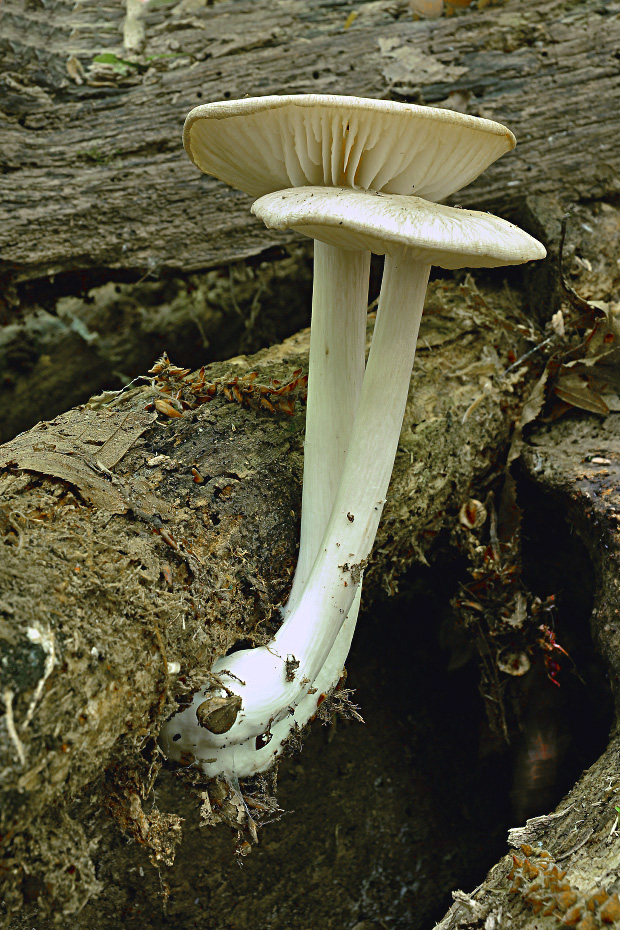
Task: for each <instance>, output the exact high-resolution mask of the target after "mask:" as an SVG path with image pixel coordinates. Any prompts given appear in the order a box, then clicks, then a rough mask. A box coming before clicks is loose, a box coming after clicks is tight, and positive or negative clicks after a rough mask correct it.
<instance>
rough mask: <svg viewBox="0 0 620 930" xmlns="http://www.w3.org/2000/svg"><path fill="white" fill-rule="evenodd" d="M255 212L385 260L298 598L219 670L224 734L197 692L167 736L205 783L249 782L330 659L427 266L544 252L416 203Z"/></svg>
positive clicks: (365, 546) (446, 210)
mask: <svg viewBox="0 0 620 930" xmlns="http://www.w3.org/2000/svg"><path fill="white" fill-rule="evenodd" d="M253 211H254V212H255V213H256V215H257V216H259V217H260V218H262V219H263V220H264V221H265V223H266V224H267V225H268V226H272V227H276V228H292V229H296V230H299V231H301V232H304V233H305V234H307V235H312V236H313V237H315V238H317V239H321V240H322V241H326V242H327V243H328V244H330V245H333V246H335V247H337V248H345V249H346V248H351V247H353V248H364V249H370V250H372V251H375V252H378V253H380V254H381V253H383V254H385V256H386V258H385V268H384V275H383V283H382V287H381V296H380V300H379V310H378V314H377V321H376V325H375V332H374V336H373V340H372V346H371V351H370V356H369V359H368V363H367V366H366V372H365V375H364V380H363V385H362V391H361V396H360V400H359V404H358V408H357V412H356V415H355V420H354V424H353V429H352V434H351V439H350V444H349V451H348V453H347V456H346V461H345V464H344V468H343V471H342V476H341V480H340V485H339V487H338V491H337V494H336V498H335V501H334V505H333V508H332V513H331V517H330V519H329V523H328V525H327V528H326V530H325V534H324V537H323V539H322V542H321V544H320V548H319V552H318V555H317V557H316V559H315V561H314V564H313V567H312V570H311V572H310V574H309V577H308V580H307V582H306V585H305V588H304V591H303V594H302V596H301V597H300V598H299V600H298V601H297V603H296V604H295V605H294V607H293V609H292V610H291V611H290V612H289V614H288V616H287V617H286V619H285V621H284V623H283V624H282V626H281V627H280V629H279V630H278V632H277V633H276V635H275V637H274V639H273V641H272V642H271V643H270V644H269V645H268V646H265V647H259V648H257V649H251V650H243V651H241V652H238V653H235V654H233V655H232V656H229V657H227V658H226V659H223V660H220V662H219V663H217V665H218V668H217V672H218V676H219V679H220V683H221V684H222V686H223V687H224V688H225V689H226V690H231V691H234V693H235V694H236V695H239V696H240V697H241V699H242V710H241V711H240V712H239V714H238V716H237V717H236V719H235V721H234V723H233V724H232V726H231V727H230V728H229V729H228V730H227V732H225V733H221V734H215V733H212V732H210V731H205V730H204V729H203V730H202V731H200V728H199V726H197V725H196V706H198V705H199V704H200V703H202V702H203V701H204V695H202V694H201V695H198V696H196V697H195V698H194V704H193V705H192V706H191V707H190V708H188V709H187V710H185V711H183V712H182V713H181V714H177V715H176V716H175V717H173V718H172V719H171V720H170V721H168V723H167V724H166V725H165V728H164V731H165V735H164V738H163V743H164V750H165V751H166V752H168V754H173V752H174V746H173V744H174V741H175V740H176V742H177V744H178V751H179V750H183V751H185V752H187V751H189V752H191V753H192V754H193V756H194V757H195V758H196V759H197V760H198V761H200V762H201V763H202V767H203V769H204V771H205V772H206V773H207V774H208V775H217V774H223V775H225V776H227V777H231V776H232V777H238V776H246V775H251V774H254V773H255V772H257V771H261V770H264V769H265V768H267V767H268V766H269V765H270V764H271V762H272V761H273V759H274V758H275V757H276V756H277V754H278V752H279V751H280V749H281V744H282V741H283V740H284V739H285V738H286V735H287V734H288V732H290V730H291V728H292V727H293V726H294V724H295V722H296V721H297V720H298V719H299V718H300V716H301V710H300V709H302V708H303V711H304V713H305V712H306V711H307V708H308V705H309V703H311V702H312V701H313V700H316V690H315V686H316V682H317V681H320V680H322V679H323V676H324V674H325V664H326V663H328V664H329V663H330V662H332V661H333V658H334V643H335V642H336V641H337V638H338V635H339V633H340V631H341V630H342V627H343V624H345V620H346V618H347V615H348V614H349V612H350V610H351V607H352V604H353V602H354V600H355V598H356V597H357V596H358V592H359V587H360V582H361V577H362V573H363V569H364V566H365V564H366V561H367V559H368V557H369V555H370V552H371V549H372V545H373V542H374V538H375V535H376V531H377V527H378V524H379V519H380V517H381V512H382V510H383V505H384V503H385V497H386V493H387V489H388V484H389V479H390V475H391V471H392V466H393V461H394V457H395V454H396V448H397V444H398V438H399V435H400V428H401V425H402V419H403V415H404V409H405V404H406V401H407V395H408V388H409V382H410V377H411V368H412V364H413V358H414V355H415V347H416V341H417V334H418V329H419V324H420V319H421V316H422V310H423V304H424V295H425V291H426V285H427V281H428V276H429V272H430V267H431V265H432V264H437V265H439V266H441V267H444V268H461V267H466V266H470V267H496V266H500V265H510V264H519V263H522V262H526V261H529V260H532V259H539V258H543V257H544V255H545V254H546V253H545V249H544V247H543V246H542V245H541V244H540V243H539V242H537V241H536V240H535V239H533V238H532V237H531V236H529V235H528V234H527V233H525V232H523V231H522V230H520V229H518V228H517V227H515V226H513V225H512V224H510V223H508V222H506V221H505V220H501V219H499V218H497V217H493V216H490V215H489V214H486V213H477V212H475V211H471V210H461V209H455V208H451V207H446V206H440V205H437V204H433V203H429V202H427V201H425V200H422V199H421V198H418V197H412V196H403V195H392V194H391V195H381V194H377V193H369V192H366V191H359V190H352V189H350V188H344V189H334V188H329V187H326V188H316V187H313V188H306V189H294V190H285V191H279V192H275V193H271V194H268V195H266V196H263V197H262V198H261V199H260V200H258V201H257V202H256V203H255V204H254V206H253ZM291 655H292V656H295V662H296V663H298V665H297V666H296V668H295V671H294V674H293V675H292V676H290V675H289V674H288V673H286V672H285V669H286V658H287V657H288V656H291ZM166 728H167V729H166ZM265 750H267V752H266V751H265ZM173 757H174V756H173Z"/></svg>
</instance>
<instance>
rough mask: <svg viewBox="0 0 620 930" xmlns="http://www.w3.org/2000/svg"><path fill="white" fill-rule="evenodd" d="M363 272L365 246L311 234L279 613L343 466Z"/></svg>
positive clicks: (354, 395)
mask: <svg viewBox="0 0 620 930" xmlns="http://www.w3.org/2000/svg"><path fill="white" fill-rule="evenodd" d="M369 275H370V252H361V251H355V252H354V251H349V250H345V249H340V248H336V247H334V246H331V245H326V244H325V243H324V242H319V241H318V240H317V241H315V243H314V285H313V291H312V328H311V335H310V359H309V366H308V367H309V377H308V402H307V414H306V434H305V440H304V478H303V490H302V506H301V533H300V543H299V557H298V559H297V567H296V569H295V577H294V579H293V587H292V589H291V594H290V596H289V599H288V601H287V604H286V606H285V607H284V609H283V614H284V616H285V617H286V616H288V614H289V613H290V612H291V610H292V609H293V607H294V606H295V605H296V603H297V601H298V600H299V597H300V595H301V593H302V591H303V589H304V587H305V584H306V581H307V580H308V575H309V574H310V569H311V568H312V565H313V563H314V560H315V558H316V555H317V552H318V550H319V546H320V544H321V540H322V538H323V533H324V532H325V528H326V526H327V523H328V521H329V517H330V514H331V512H332V507H333V505H334V500H335V497H336V492H337V490H338V485H339V484H340V478H341V475H342V470H343V468H344V462H345V457H346V454H347V449H348V446H349V441H350V439H351V433H352V430H353V422H354V419H355V413H356V411H357V405H358V403H359V398H360V392H361V390H362V381H363V379H364V368H365V363H366V308H367V306H368V278H369Z"/></svg>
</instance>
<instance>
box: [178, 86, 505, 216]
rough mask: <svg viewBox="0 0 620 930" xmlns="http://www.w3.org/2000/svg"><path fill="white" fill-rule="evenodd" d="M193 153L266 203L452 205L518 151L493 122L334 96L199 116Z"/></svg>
mask: <svg viewBox="0 0 620 930" xmlns="http://www.w3.org/2000/svg"><path fill="white" fill-rule="evenodd" d="M183 143H184V145H185V149H186V151H187V154H188V155H189V157H190V158H191V160H192V161H193V162H194V164H195V165H197V167H198V168H200V170H201V171H204V172H205V173H206V174H212V175H214V176H215V177H216V178H220V180H222V181H225V182H226V183H227V184H230V185H231V187H236V188H239V189H240V190H243V191H245V192H246V193H248V194H251V195H253V196H255V197H259V196H261V195H263V194H267V193H270V192H271V191H275V190H281V189H282V188H285V187H303V186H307V185H333V186H337V187H342V186H346V187H352V188H361V189H363V190H377V191H385V192H387V193H395V194H414V195H416V196H419V197H424V198H426V199H427V200H443V198H444V197H447V196H448V195H449V194H453V193H454V192H455V191H457V190H460V188H462V187H465V185H467V184H469V183H470V182H471V181H473V180H474V178H476V177H478V175H479V174H480V173H481V172H482V171H484V169H485V168H487V167H488V166H489V165H490V164H491V163H492V162H494V161H495V160H496V159H497V158H499V157H500V155H503V154H504V153H505V152H508V151H510V150H511V149H512V148H514V146H515V144H516V143H515V138H514V136H513V134H512V133H511V132H510V130H509V129H507V128H506V127H505V126H502V125H501V124H500V123H495V122H493V121H492V120H487V119H481V118H479V117H476V116H467V115H466V114H463V113H456V112H454V111H453V110H442V109H438V108H436V107H423V106H417V105H415V104H408V103H394V102H392V101H388V100H373V99H367V98H363V97H340V96H329V95H325V94H289V95H285V96H278V97H274V96H271V97H246V98H244V99H242V100H232V101H228V100H226V101H222V102H217V103H207V104H204V105H202V106H199V107H195V109H193V110H192V111H191V112H190V113H189V115H188V117H187V119H186V121H185V127H184V130H183Z"/></svg>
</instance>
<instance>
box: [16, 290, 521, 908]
mask: <svg viewBox="0 0 620 930" xmlns="http://www.w3.org/2000/svg"><path fill="white" fill-rule="evenodd" d="M522 299H523V298H522V295H521V294H520V292H519V291H518V290H516V289H515V288H514V287H500V286H498V284H497V283H495V282H493V281H491V282H490V283H487V284H486V285H485V286H483V285H482V284H480V286H479V288H478V287H477V286H476V285H475V284H474V282H473V280H471V279H467V280H465V282H464V283H462V284H460V285H459V284H457V283H455V282H449V281H443V280H441V279H439V280H437V281H436V282H434V284H432V286H431V289H430V291H429V296H428V299H427V310H426V316H425V320H424V324H423V328H422V331H421V337H420V343H419V351H418V358H417V359H416V366H415V372H414V376H413V380H412V384H411V391H410V397H409V403H408V406H407V412H406V417H405V423H404V426H403V431H402V435H401V441H400V446H399V451H398V455H397V459H396V465H395V469H394V475H393V480H392V484H391V489H390V492H389V498H388V503H387V505H386V508H385V512H384V516H383V521H382V524H381V527H380V530H379V535H378V538H377V543H376V546H375V555H374V556H373V561H372V564H371V566H370V567H369V570H368V573H367V581H366V598H367V600H372V597H373V592H376V591H377V589H378V588H379V587H380V586H382V587H384V588H387V589H388V590H394V589H395V588H396V587H397V584H398V578H399V576H400V574H401V573H402V572H403V571H404V570H405V569H406V568H407V567H408V566H409V565H411V564H412V563H413V562H415V561H416V560H419V559H423V558H424V557H425V553H429V552H430V549H431V547H432V546H433V544H434V543H435V541H436V540H437V538H438V536H440V535H441V533H442V530H443V529H444V528H445V527H446V526H450V525H451V523H452V521H453V520H454V519H455V514H456V513H458V509H459V507H460V506H461V505H462V503H463V501H464V500H465V499H467V498H468V496H469V495H470V494H471V491H472V487H473V486H474V485H476V484H477V483H479V482H480V481H482V480H485V479H488V478H489V476H490V475H493V474H495V473H496V472H497V470H498V469H501V467H502V452H501V450H502V449H505V448H506V444H507V441H508V438H509V436H510V432H511V427H512V423H513V422H514V418H515V415H516V411H517V410H518V408H519V405H520V403H521V396H522V389H523V382H522V379H523V378H524V377H525V378H526V380H527V377H528V374H527V372H526V371H524V370H523V369H520V370H519V372H518V373H517V374H514V373H513V375H512V376H507V377H506V378H502V373H503V372H504V371H505V369H506V368H508V367H509V366H510V365H511V362H512V361H514V358H515V356H516V355H518V354H519V353H520V352H521V351H522V350H523V348H524V341H523V336H522V332H523V328H525V329H526V330H527V326H528V324H527V323H526V321H525V318H524V317H523V315H522V311H521V310H520V309H518V308H520V306H521V303H522ZM516 308H517V309H516ZM369 325H370V327H371V326H372V319H371V321H370V324H369ZM307 350H308V333H307V332H303V333H301V334H299V335H298V336H296V337H293V338H291V339H289V340H288V341H286V342H285V343H283V344H282V345H281V346H277V347H274V348H273V349H269V350H264V351H262V352H261V353H259V354H258V355H257V356H255V357H253V358H249V359H248V358H245V357H239V358H236V359H232V360H231V361H230V362H228V363H220V364H217V365H213V366H211V367H210V368H209V369H208V370H207V372H206V374H205V376H206V378H207V379H208V381H209V383H210V384H212V385H214V386H215V387H214V388H212V391H213V398H212V399H211V400H210V402H208V403H203V404H201V405H199V406H196V407H195V409H194V408H192V407H190V408H188V409H186V410H185V411H184V412H183V414H182V416H169V415H168V413H169V412H170V409H171V406H170V402H169V400H170V395H166V394H165V393H164V394H162V393H157V391H156V390H154V389H153V387H152V386H151V385H150V384H145V385H144V386H142V387H139V386H138V387H134V388H132V389H130V390H128V391H127V392H125V393H123V394H120V395H118V396H117V397H116V398H112V399H110V398H100V399H99V400H95V401H93V402H92V403H91V404H90V405H88V406H86V407H85V408H81V409H74V410H71V411H69V412H68V413H66V414H63V415H61V416H59V417H57V418H56V419H55V420H53V421H51V422H49V423H43V424H40V425H39V426H38V427H36V428H34V429H33V430H31V431H30V432H28V433H24V434H22V435H21V436H19V437H17V438H16V439H15V440H13V441H12V442H10V443H7V444H6V445H5V446H4V447H2V450H1V453H0V454H1V463H2V472H1V478H0V481H1V482H2V485H1V486H2V496H3V503H2V509H1V511H0V512H1V514H2V532H3V541H4V557H3V562H2V566H1V567H0V578H1V579H2V580H1V586H0V587H1V592H2V593H1V597H2V611H3V613H2V626H1V627H0V632H1V635H2V648H3V654H4V658H5V661H4V663H3V667H2V676H3V677H2V692H3V711H4V713H3V717H2V724H1V726H2V739H1V740H0V751H1V752H2V763H1V767H0V770H1V771H2V789H1V790H2V794H1V798H0V811H1V815H0V816H1V817H2V826H1V828H0V830H1V832H2V834H3V837H4V848H5V860H4V863H5V868H6V871H5V872H4V877H5V883H6V881H8V888H6V890H5V892H4V897H5V899H6V901H7V906H9V907H11V906H13V905H15V906H16V905H17V904H18V903H19V901H20V900H21V897H22V896H23V895H25V896H26V897H27V898H28V896H30V897H31V898H32V897H34V898H35V899H36V898H37V895H41V900H40V903H41V905H42V906H43V907H45V906H51V907H53V908H54V907H55V908H57V909H61V910H62V909H65V910H66V911H72V910H75V909H76V908H78V907H80V906H81V905H82V904H84V903H85V901H86V900H87V899H88V898H89V897H90V895H91V894H93V893H94V892H96V890H97V889H98V884H97V881H96V879H95V876H94V870H93V867H92V865H91V864H90V858H89V854H88V848H89V847H88V844H89V842H91V843H92V842H94V841H95V839H96V836H93V835H92V831H91V832H90V833H89V832H88V831H86V832H85V831H84V829H83V827H82V826H81V825H80V824H77V823H76V822H75V821H72V820H71V819H70V814H69V810H70V807H69V805H70V802H71V799H73V798H75V797H79V796H80V795H84V792H85V791H87V792H90V794H91V796H92V797H95V798H101V797H104V798H105V797H107V798H108V800H107V802H106V803H108V806H110V805H111V806H114V804H115V803H116V805H117V808H118V807H119V806H120V807H122V804H120V802H118V792H119V791H120V794H121V795H122V794H123V787H122V786H123V785H126V781H127V778H129V777H130V776H127V774H125V775H123V772H125V773H127V771H132V770H133V771H134V772H138V773H141V774H139V776H138V775H136V776H135V778H138V780H139V781H140V782H141V783H144V782H145V781H148V778H147V776H146V775H145V774H144V771H143V769H144V766H145V764H146V763H145V761H144V757H143V756H142V755H140V750H141V749H144V747H145V746H146V747H147V750H146V757H147V758H148V755H149V753H148V749H149V746H150V748H151V753H152V744H153V738H154V737H155V736H156V734H157V731H158V726H159V724H160V722H161V720H162V717H163V715H164V714H165V713H166V711H167V710H169V709H170V708H171V706H173V705H172V704H171V703H170V701H169V700H168V694H169V692H170V691H172V692H174V693H176V694H177V695H179V694H182V693H186V692H187V691H190V690H192V687H195V684H196V683H197V682H199V681H200V680H201V678H202V677H203V674H204V670H205V668H208V667H209V666H210V663H211V661H212V660H213V658H214V657H215V656H217V655H219V654H222V653H224V652H225V651H226V650H227V649H228V648H229V647H230V646H231V645H232V644H233V643H234V642H235V641H238V640H239V639H246V640H247V639H250V640H254V641H259V642H260V641H261V640H262V639H264V637H265V636H266V635H269V630H270V629H271V628H272V624H273V621H274V611H275V608H276V606H277V605H278V604H279V603H281V602H282V601H283V599H284V598H285V596H286V592H287V589H288V585H289V582H290V578H291V574H292V571H293V567H294V563H295V552H296V544H297V534H298V517H299V513H298V511H299V502H300V479H301V468H302V432H303V421H304V408H303V405H302V403H301V400H300V399H299V398H298V399H297V403H296V406H295V409H294V411H293V415H287V414H286V413H284V412H283V409H279V408H278V407H277V403H278V397H279V396H282V395H278V394H277V390H276V388H275V386H274V385H272V380H273V379H278V380H279V381H280V382H281V383H283V382H286V381H288V380H289V379H290V378H291V377H295V378H296V377H298V375H295V372H298V370H299V369H300V368H301V369H304V367H305V364H306V360H307ZM250 372H257V373H258V374H257V377H256V379H254V380H253V381H249V380H246V378H245V376H246V375H247V374H248V373H250ZM250 384H251V385H253V386H254V396H256V395H258V396H264V397H266V398H267V399H269V398H271V401H272V402H273V403H272V406H275V407H276V411H275V413H274V412H270V411H269V410H268V409H265V407H266V405H264V404H263V405H262V407H261V408H259V409H252V408H246V407H245V406H241V405H240V404H239V403H238V402H237V401H238V400H239V398H243V397H244V396H246V393H247V394H248V396H249V392H248V391H247V388H248V385H250ZM259 385H262V386H263V387H265V388H266V393H264V394H262V395H261V394H260V392H259V391H258V390H257V386H259ZM270 385H271V388H272V393H271V394H270V393H269V390H268V389H269V387H270ZM162 386H165V385H162V383H161V382H159V387H160V388H161V387H162ZM176 386H177V385H176V383H175V389H176ZM175 392H176V391H175ZM288 397H290V395H287V398H288ZM153 404H157V405H158V406H159V410H160V411H162V412H158V411H157V410H156V409H154V407H153ZM145 408H146V409H145ZM287 409H288V412H289V414H290V407H289V408H287ZM35 566H36V571H35V569H34V567H35ZM174 663H179V664H180V670H179V669H178V666H176V667H175V665H174ZM149 741H150V742H149ZM127 767H129V768H127ZM106 769H107V771H108V773H109V774H108V781H109V779H110V778H111V779H112V782H116V788H115V789H114V788H113V790H112V795H110V792H109V791H108V792H107V793H106V786H105V781H106V779H105V778H104V777H103V775H102V773H103V772H104V771H105V770H106ZM114 773H116V774H114ZM119 773H120V774H119ZM119 784H120V786H121V787H120V788H119V787H118V786H119ZM114 790H116V792H117V793H116V794H114ZM131 796H132V797H133V798H134V800H135V798H137V796H138V795H137V792H136V791H135V790H134V791H133V793H132V794H131ZM110 797H112V800H111V801H110ZM115 798H116V801H115V800H114V799H115ZM135 803H136V804H138V810H136V809H135V807H134V810H133V813H132V816H131V817H129V816H128V815H127V812H126V811H125V812H124V816H125V826H126V827H127V828H130V827H131V829H132V830H133V833H132V835H134V836H136V835H137V834H138V833H139V830H138V828H137V827H136V822H137V821H140V818H142V820H143V821H144V824H142V826H141V827H140V829H142V828H143V833H142V834H141V835H140V836H141V840H142V842H144V843H145V844H146V845H147V846H148V847H149V848H150V849H151V852H152V854H153V856H154V859H155V861H158V860H161V861H166V860H167V859H169V858H170V853H171V846H173V845H174V838H175V835H176V834H175V829H177V828H178V825H177V824H175V823H173V822H170V821H166V822H163V821H164V819H165V818H164V815H161V816H159V815H158V816H159V819H157V822H156V823H154V822H153V819H152V818H153V817H154V816H155V815H151V820H149V821H148V823H147V822H146V815H144V814H143V812H141V810H140V809H139V803H138V801H135ZM140 822H141V821H140ZM162 822H163V827H167V828H169V829H168V832H167V833H166V830H165V829H163V827H162ZM149 825H150V826H149ZM160 827H162V829H161V830H159V828H160ZM100 829H103V827H100ZM149 830H151V835H148V834H149ZM158 830H159V832H158ZM59 837H60V838H61V839H62V838H64V843H65V847H64V848H65V852H64V853H63V855H62V857H61V858H62V861H63V862H64V863H65V868H63V869H58V867H57V865H56V866H55V865H54V862H55V861H56V860H55V858H54V857H55V856H57V852H56V851H57V849H58V846H59V844H60V845H62V843H61V840H59ZM171 837H172V838H171ZM76 864H77V868H76ZM26 879H27V880H26ZM42 889H46V890H45V892H44V893H43V892H42Z"/></svg>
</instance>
